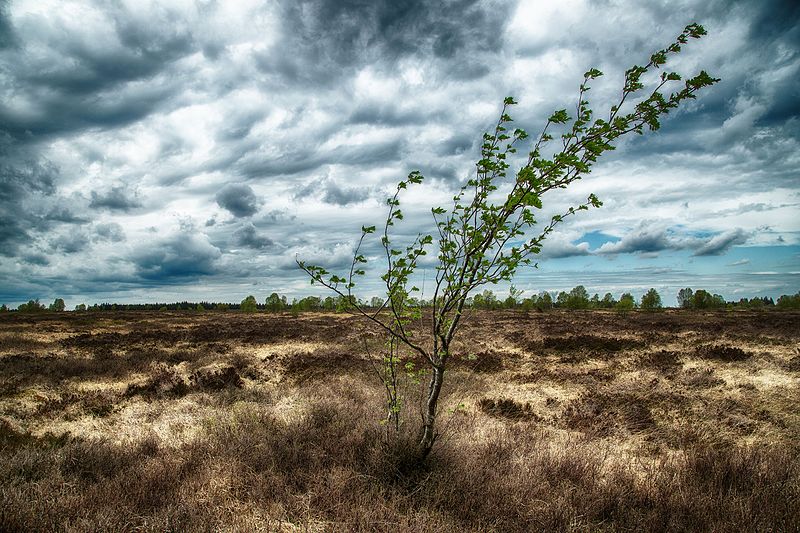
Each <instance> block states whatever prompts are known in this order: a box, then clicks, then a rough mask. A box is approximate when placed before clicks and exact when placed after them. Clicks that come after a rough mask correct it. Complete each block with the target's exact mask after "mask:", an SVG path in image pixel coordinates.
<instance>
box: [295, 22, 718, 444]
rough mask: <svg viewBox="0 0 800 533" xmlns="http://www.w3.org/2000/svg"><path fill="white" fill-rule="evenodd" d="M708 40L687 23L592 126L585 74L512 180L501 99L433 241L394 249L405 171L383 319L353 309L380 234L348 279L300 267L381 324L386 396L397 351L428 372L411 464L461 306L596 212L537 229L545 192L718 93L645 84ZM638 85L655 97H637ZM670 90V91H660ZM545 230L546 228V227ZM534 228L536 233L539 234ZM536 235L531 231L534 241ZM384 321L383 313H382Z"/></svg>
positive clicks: (698, 83) (377, 312)
mask: <svg viewBox="0 0 800 533" xmlns="http://www.w3.org/2000/svg"><path fill="white" fill-rule="evenodd" d="M704 34H705V30H704V29H703V28H702V26H699V25H697V24H690V25H689V26H687V27H686V28H685V29H684V31H683V32H682V33H681V34H680V35H679V36H678V37H677V39H676V40H675V42H673V43H672V44H670V45H669V46H668V47H666V48H664V49H663V50H659V51H657V52H655V53H654V54H653V55H652V56H650V60H649V61H648V62H647V64H645V65H644V66H639V65H635V66H633V67H631V68H630V69H628V70H627V71H626V72H625V79H624V83H623V86H622V90H621V91H620V94H619V98H618V100H617V101H616V102H615V103H614V105H612V106H611V107H610V109H609V111H608V113H607V114H605V115H604V116H602V117H598V116H595V114H594V112H593V111H592V109H591V108H590V105H589V102H588V100H587V92H588V91H589V89H590V84H591V82H592V81H593V80H595V79H596V78H598V77H600V76H601V75H602V73H601V72H600V71H599V70H597V69H594V68H593V69H591V70H589V71H587V72H586V73H585V74H584V77H583V81H582V83H581V84H580V87H579V91H578V98H577V102H576V104H575V108H574V116H570V113H569V112H568V111H567V110H566V109H561V110H558V111H555V112H554V113H553V114H552V115H550V117H549V118H548V119H547V122H546V124H545V126H544V128H543V130H542V131H541V133H540V134H539V135H538V136H537V137H535V138H534V139H533V141H532V142H531V144H530V145H529V148H528V149H527V150H526V152H527V156H526V157H524V159H522V161H521V163H522V165H521V167H519V170H518V171H516V172H515V173H513V174H512V175H511V176H509V175H508V169H509V168H510V167H511V159H512V158H513V157H514V154H515V153H516V152H517V148H518V147H519V146H521V145H522V144H523V143H526V142H527V139H528V133H527V132H525V131H524V130H522V129H520V128H516V129H514V128H512V126H511V122H512V118H511V116H510V115H509V110H510V107H511V106H513V105H515V104H516V102H515V101H514V99H513V98H511V97H508V98H506V99H505V101H504V103H503V107H502V111H501V112H500V118H499V120H498V122H497V123H496V125H495V126H494V128H493V129H492V130H491V131H490V132H488V133H485V134H484V135H483V142H482V144H481V154H480V159H479V160H478V162H477V164H476V167H475V174H474V176H472V177H471V178H470V179H469V180H468V181H467V183H466V184H465V185H464V186H463V187H462V188H461V190H460V191H459V192H458V193H457V194H456V195H455V197H454V198H453V204H452V206H450V207H449V208H444V207H435V208H433V209H432V210H431V211H432V215H433V223H434V224H435V227H436V232H435V236H434V234H420V235H417V237H416V238H415V239H414V240H413V241H412V242H410V243H407V244H403V243H398V242H395V240H394V237H393V234H392V229H393V227H394V225H395V224H396V223H399V222H400V221H402V220H403V213H402V211H401V209H400V194H401V193H402V191H403V190H405V189H407V188H408V187H409V186H413V185H416V184H419V183H421V182H422V181H423V176H422V174H421V173H420V172H419V171H414V172H411V173H410V174H409V175H408V177H407V178H406V179H404V180H402V181H400V182H399V183H398V185H397V189H396V191H395V193H394V194H393V195H392V196H391V197H390V198H388V200H387V204H388V215H387V217H386V220H385V222H384V224H383V227H382V229H381V231H380V243H381V245H382V248H383V250H382V255H383V257H384V260H385V262H386V271H385V273H384V274H383V275H382V276H381V279H382V281H383V283H384V285H385V289H386V296H387V297H386V301H385V303H384V305H383V306H381V307H380V308H379V309H370V308H368V307H367V306H363V305H361V304H360V303H359V302H358V301H357V300H355V299H350V298H351V297H352V294H353V289H354V288H355V287H356V284H357V281H358V279H359V278H360V277H361V276H364V275H365V269H364V264H365V263H366V262H367V258H366V257H365V256H364V255H363V254H362V252H361V250H362V246H363V243H364V240H365V239H366V238H367V237H368V236H369V235H371V234H373V233H375V232H376V227H375V226H363V227H362V228H361V238H360V239H359V241H358V245H357V246H356V248H355V252H354V255H353V260H352V263H351V265H350V268H349V271H348V272H347V273H344V274H341V275H340V274H333V273H331V272H328V271H327V270H326V269H325V268H323V267H321V266H317V265H309V264H307V263H305V262H303V261H300V260H298V265H299V266H300V268H302V269H303V270H304V271H305V272H306V273H307V274H308V275H309V276H310V277H311V282H312V283H319V284H322V285H324V286H325V287H327V288H329V289H330V290H332V291H334V292H335V293H337V294H338V295H340V296H342V297H346V298H348V300H347V301H348V303H349V304H350V305H349V306H348V307H349V308H350V311H351V312H354V313H358V314H360V315H361V316H363V317H364V318H365V319H367V320H369V321H372V322H373V323H375V324H377V325H378V326H379V327H380V328H382V329H383V331H385V333H386V334H387V335H388V337H389V343H388V344H389V346H390V349H389V355H388V356H387V357H385V358H384V363H385V366H386V372H385V373H384V382H385V385H386V386H387V389H389V388H391V387H392V386H393V385H392V384H391V383H388V384H387V382H388V379H389V377H390V376H395V375H396V371H397V370H398V368H399V366H398V365H400V364H401V363H402V358H400V357H399V349H398V348H403V349H405V350H407V351H409V352H411V353H413V354H414V355H416V356H418V357H420V358H421V359H422V360H424V361H426V363H427V366H428V371H429V381H428V388H427V395H426V397H425V403H424V406H423V417H422V428H421V431H420V438H419V458H420V459H421V460H422V459H424V458H425V457H427V455H428V454H429V452H430V451H431V449H432V447H433V445H434V442H435V441H436V438H437V429H436V420H437V415H438V406H439V398H440V395H441V392H442V384H443V383H444V377H445V372H446V370H447V365H448V362H449V361H450V359H451V357H452V355H453V353H452V350H451V347H452V345H453V340H454V339H455V338H456V335H457V334H458V332H459V328H460V326H461V324H462V317H463V315H464V310H465V306H466V304H467V299H468V298H469V297H470V295H471V294H472V293H473V291H476V290H477V289H479V288H481V287H483V286H485V285H487V284H495V283H499V282H509V281H511V280H512V279H513V277H514V275H515V274H516V273H517V270H518V269H519V268H520V267H521V266H523V265H528V264H531V263H532V260H533V258H535V257H536V255H537V254H538V253H539V252H540V251H541V248H542V245H543V244H544V241H545V239H546V238H547V236H548V235H550V233H551V232H552V231H553V230H554V228H555V227H556V226H557V225H558V224H560V223H561V222H562V221H563V220H565V219H566V218H567V217H570V216H572V215H574V214H576V213H578V212H580V211H584V210H588V209H589V208H591V207H600V205H601V202H600V200H599V199H598V198H597V197H596V196H595V195H594V194H591V195H589V197H588V198H587V200H586V201H585V202H583V203H580V204H577V205H573V206H571V207H569V208H568V209H566V210H565V211H563V212H561V213H558V214H555V215H553V216H550V217H549V219H547V218H544V217H543V214H542V207H543V198H544V197H545V195H547V194H548V193H551V192H553V191H557V190H559V189H564V188H566V187H568V186H569V185H570V184H571V183H573V182H575V181H577V180H579V179H581V178H583V177H584V176H586V175H587V174H588V173H589V172H590V171H591V168H592V165H593V164H594V163H595V162H596V161H597V159H598V158H599V157H600V156H601V155H602V154H603V153H605V152H606V151H608V150H612V149H614V146H615V144H616V143H617V142H618V140H619V139H620V138H621V137H623V136H624V135H626V134H629V133H638V134H641V133H643V132H644V131H645V130H646V129H650V130H657V129H658V128H659V127H660V122H659V119H660V117H661V116H662V115H664V114H666V113H668V112H669V111H670V110H672V109H674V108H676V107H678V106H679V104H680V103H681V102H683V101H685V100H688V99H691V98H694V97H695V94H696V93H697V91H699V90H700V89H702V88H703V87H707V86H709V85H712V84H713V83H715V82H716V81H718V80H716V79H714V78H712V77H711V76H709V75H708V74H707V73H706V72H705V71H700V73H699V74H697V75H695V76H693V77H691V78H689V79H687V80H685V81H684V82H683V83H679V82H680V80H681V75H680V74H678V73H676V72H669V71H664V72H662V73H661V74H660V75H653V76H651V74H653V71H655V70H658V69H660V68H661V67H662V66H663V65H664V64H665V63H666V62H667V59H668V57H669V56H671V55H674V54H677V53H678V52H680V50H681V47H682V46H683V45H684V44H685V43H687V42H688V40H689V39H690V38H699V37H701V36H702V35H704ZM646 84H648V85H649V84H652V88H651V89H650V90H649V91H648V92H647V93H644V94H643V89H644V88H645V85H646ZM673 84H675V85H677V87H675V90H674V91H673V92H667V89H668V87H672V86H673ZM556 128H561V134H560V136H559V138H558V141H557V148H556V151H555V153H554V154H553V155H552V156H551V157H547V156H546V155H545V153H544V150H545V149H546V146H547V145H548V143H549V142H551V141H554V140H555V139H556V137H555V135H554V133H555V132H554V131H553V130H554V129H556ZM543 219H544V220H543ZM540 223H541V225H540ZM534 227H538V228H539V229H538V230H537V231H535V232H531V230H532V229H533V228H534ZM431 249H434V250H435V253H436V255H437V261H436V277H435V280H434V283H433V298H432V301H431V303H432V310H431V311H432V318H431V320H429V321H427V323H428V324H430V329H429V330H428V332H427V334H426V335H424V336H421V337H417V336H414V335H413V334H412V332H411V330H410V329H409V325H410V323H411V321H412V320H415V319H416V318H418V317H419V316H420V313H421V310H420V309H419V308H416V307H414V306H413V305H411V302H412V298H413V297H414V296H415V295H416V294H417V293H418V291H419V289H418V288H417V287H416V286H414V284H413V282H414V280H415V278H414V273H415V271H416V269H417V267H418V265H419V264H420V260H421V258H422V257H423V256H425V255H426V254H427V253H428V251H429V250H431ZM383 311H387V312H385V313H384V312H383ZM388 398H389V400H388V402H389V411H390V413H391V412H393V411H394V410H396V409H397V408H398V405H397V404H396V403H393V402H396V396H392V395H391V394H389V395H388Z"/></svg>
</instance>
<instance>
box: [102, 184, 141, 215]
mask: <svg viewBox="0 0 800 533" xmlns="http://www.w3.org/2000/svg"><path fill="white" fill-rule="evenodd" d="M137 196H138V195H137V194H136V193H135V192H133V191H130V190H128V187H127V186H125V185H115V186H113V187H111V188H110V189H109V190H107V191H104V192H97V191H92V201H91V202H90V203H89V207H93V208H96V209H108V210H110V211H126V212H127V211H130V210H132V209H136V208H137V207H142V203H141V202H140V201H139V199H138V198H137Z"/></svg>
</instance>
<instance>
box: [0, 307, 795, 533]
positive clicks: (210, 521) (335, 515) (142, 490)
mask: <svg viewBox="0 0 800 533" xmlns="http://www.w3.org/2000/svg"><path fill="white" fill-rule="evenodd" d="M424 327H425V318H424V317H423V319H422V320H421V321H420V323H419V324H416V328H417V329H419V330H420V332H421V331H422V330H423V329H424ZM382 346H383V338H382V337H381V335H380V333H379V332H378V331H377V330H374V329H371V328H369V327H367V326H366V325H365V324H364V322H362V321H360V320H359V319H358V318H357V317H353V316H350V315H347V314H336V313H302V314H291V313H273V314H268V313H254V314H243V313H237V312H227V313H226V312H221V311H220V312H212V311H207V312H96V313H89V312H82V313H81V312H68V313H47V314H38V315H27V314H25V313H7V314H3V315H0V471H2V474H1V475H0V530H3V531H12V530H13V531H99V530H107V531H112V530H113V531H134V530H136V531H142V530H144V531H165V530H180V531H211V530H214V531H219V530H228V531H259V530H264V531H344V530H351V531H358V530H364V531H372V530H391V531H465V530H467V531H576V530H580V531H629V530H636V531H643V530H646V531H682V530H691V531H797V530H800V312H796V311H784V312H777V311H763V312H755V311H736V312H730V311H727V312H726V311H724V310H722V311H706V312H704V311H691V310H665V311H661V312H651V313H648V312H641V311H635V312H627V313H619V312H616V311H550V312H544V313H542V312H535V311H533V312H523V311H499V310H497V311H471V312H470V313H469V314H468V316H467V317H466V320H465V322H464V326H463V331H462V333H461V338H460V340H459V344H457V346H456V347H455V348H456V349H455V354H456V355H455V359H453V360H452V361H451V363H450V366H449V369H448V377H447V379H448V380H447V382H446V390H445V400H444V404H443V407H442V414H441V418H440V426H439V427H440V431H441V436H440V438H439V439H438V441H437V444H436V447H435V449H434V451H433V453H432V454H431V456H429V458H428V460H427V461H425V462H424V463H423V464H419V463H417V462H414V461H412V460H410V459H409V450H410V449H413V443H414V439H415V434H414V432H415V428H416V427H417V426H418V421H419V418H418V414H417V412H416V409H417V403H416V399H417V398H418V397H419V396H420V388H421V387H424V380H423V385H415V384H414V383H413V380H412V381H408V382H407V383H406V384H405V389H404V391H405V402H406V403H405V411H404V413H405V423H404V425H403V426H402V427H401V430H400V432H399V433H394V431H393V430H392V429H391V428H387V427H386V426H385V425H382V424H381V420H383V419H384V418H385V412H384V411H385V406H384V405H383V403H382V398H383V389H382V385H381V383H380V381H379V380H378V379H377V378H376V374H375V368H374V365H375V364H376V361H378V362H379V361H380V358H381V350H382ZM410 362H414V361H413V360H410ZM420 363H421V362H420V361H416V364H417V368H421V367H422V365H421V364H420Z"/></svg>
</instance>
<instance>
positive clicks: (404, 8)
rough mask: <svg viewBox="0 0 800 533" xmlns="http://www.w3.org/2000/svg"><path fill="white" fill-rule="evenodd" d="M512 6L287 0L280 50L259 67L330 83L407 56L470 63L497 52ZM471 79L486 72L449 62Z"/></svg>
mask: <svg viewBox="0 0 800 533" xmlns="http://www.w3.org/2000/svg"><path fill="white" fill-rule="evenodd" d="M514 4H515V2H503V3H499V4H496V3H487V2H480V1H478V0H449V1H446V2H434V3H431V2H423V1H421V0H404V1H400V2H397V1H391V0H380V1H376V2H369V3H364V2H361V1H359V0H345V1H340V0H303V1H300V2H295V1H286V2H283V3H282V5H281V19H282V22H283V24H282V26H283V29H284V32H283V35H282V38H281V39H280V40H279V45H278V48H277V49H272V50H270V51H269V53H267V54H263V55H262V56H260V58H259V66H260V68H261V69H262V70H263V71H265V72H268V73H276V74H278V75H280V76H281V77H282V78H283V79H286V80H290V81H292V82H295V83H317V84H319V83H323V84H329V83H332V82H333V81H335V80H336V79H338V78H339V77H341V76H342V75H344V74H346V73H347V71H348V69H349V68H351V67H353V66H355V65H358V64H362V63H369V62H374V61H376V60H379V59H380V60H384V61H389V62H394V61H397V60H398V59H400V58H402V57H405V56H411V55H419V56H431V57H434V58H437V59H441V60H455V59H464V60H465V62H467V63H469V64H473V63H474V62H477V59H476V55H478V54H477V53H478V52H481V51H484V50H497V49H498V48H500V44H501V39H502V33H503V31H502V30H503V27H504V25H505V23H506V21H507V15H508V13H509V12H510V10H512V9H513V7H514ZM448 67H449V68H450V69H451V70H452V71H453V72H457V73H462V74H467V73H469V74H471V76H466V77H476V76H478V75H481V74H485V73H486V72H487V69H486V68H485V67H484V68H474V67H473V68H466V69H465V68H464V67H462V66H461V65H460V64H459V62H458V61H452V62H451V63H448Z"/></svg>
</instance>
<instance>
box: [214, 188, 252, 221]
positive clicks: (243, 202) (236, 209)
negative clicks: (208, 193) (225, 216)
mask: <svg viewBox="0 0 800 533" xmlns="http://www.w3.org/2000/svg"><path fill="white" fill-rule="evenodd" d="M216 200H217V204H219V206H220V207H222V208H224V209H227V210H228V211H230V213H231V214H232V215H234V216H236V217H249V216H251V215H254V214H255V213H256V212H257V211H258V198H256V194H255V193H254V192H253V189H252V188H251V187H250V186H249V185H244V184H235V183H229V184H228V185H225V187H223V188H222V189H221V190H220V191H219V192H218V193H217V195H216Z"/></svg>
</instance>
